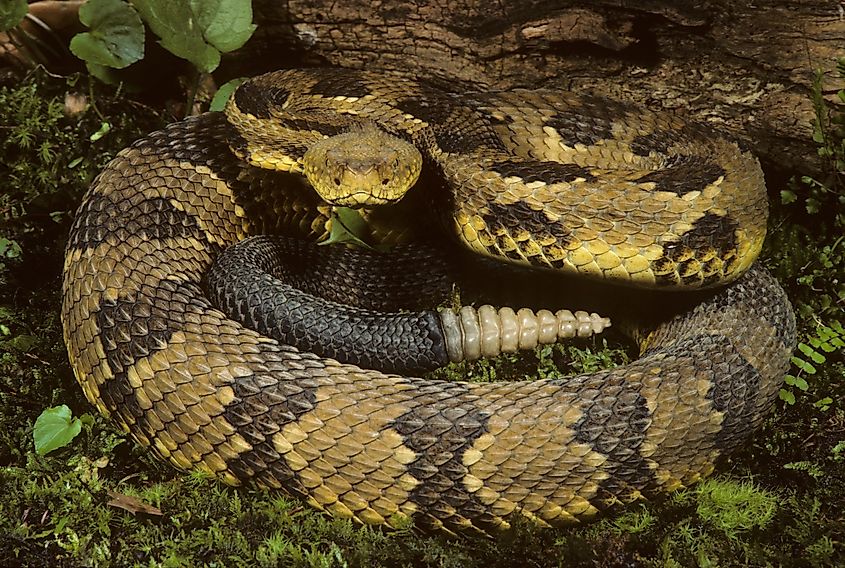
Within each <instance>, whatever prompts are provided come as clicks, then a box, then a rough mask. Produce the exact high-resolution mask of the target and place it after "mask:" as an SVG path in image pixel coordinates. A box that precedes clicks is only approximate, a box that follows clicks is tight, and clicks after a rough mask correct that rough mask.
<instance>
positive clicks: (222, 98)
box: [208, 77, 246, 112]
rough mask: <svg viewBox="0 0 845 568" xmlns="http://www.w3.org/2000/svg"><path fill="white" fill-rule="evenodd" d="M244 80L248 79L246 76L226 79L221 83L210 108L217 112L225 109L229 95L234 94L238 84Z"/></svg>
mask: <svg viewBox="0 0 845 568" xmlns="http://www.w3.org/2000/svg"><path fill="white" fill-rule="evenodd" d="M244 81H246V77H238V78H237V79H232V80H231V81H226V82H225V83H223V84H222V85H220V88H219V89H217V92H216V93H214V98H213V99H211V104H210V105H209V107H208V110H211V111H215V112H217V111H221V110H223V109H224V108H225V107H226V102H227V101H228V100H229V97H231V96H232V93H234V92H235V89H237V88H238V85H240V84H241V83H243V82H244Z"/></svg>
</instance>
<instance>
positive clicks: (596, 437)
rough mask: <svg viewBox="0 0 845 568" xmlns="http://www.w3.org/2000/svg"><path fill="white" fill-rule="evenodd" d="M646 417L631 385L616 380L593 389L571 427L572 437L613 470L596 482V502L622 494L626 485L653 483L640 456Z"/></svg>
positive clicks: (643, 401) (642, 401) (647, 422)
mask: <svg viewBox="0 0 845 568" xmlns="http://www.w3.org/2000/svg"><path fill="white" fill-rule="evenodd" d="M650 416H651V413H650V412H649V410H648V406H647V404H646V399H645V397H643V396H642V395H641V394H640V393H639V392H638V391H637V390H636V388H635V387H634V386H632V385H630V384H626V383H623V382H621V381H620V382H619V384H616V385H608V386H607V387H606V388H603V389H602V390H601V391H600V392H595V398H594V399H593V400H592V403H591V404H590V405H589V406H588V407H587V409H586V411H585V412H584V416H583V417H582V418H581V419H580V420H579V421H578V422H577V423H575V425H574V426H573V429H574V431H575V439H576V440H577V441H578V442H580V443H582V444H587V445H589V446H591V447H592V448H594V449H595V451H597V452H599V453H601V454H602V455H605V456H607V458H608V463H607V464H605V466H603V467H604V469H606V470H607V471H612V472H613V475H611V477H610V478H608V479H607V480H605V481H603V482H601V483H600V484H599V492H598V495H597V497H598V501H599V502H600V501H602V500H605V499H606V498H610V497H611V496H614V495H623V494H625V493H626V492H627V491H628V490H629V488H637V489H641V488H645V487H648V486H650V485H652V484H653V482H654V479H653V476H654V474H653V472H652V470H651V469H650V468H649V467H648V463H647V461H646V460H645V459H644V458H643V457H642V456H641V455H640V447H641V446H642V444H643V441H644V440H645V432H646V430H647V429H648V427H649V425H650V424H651V418H650ZM610 500H611V501H612V499H610Z"/></svg>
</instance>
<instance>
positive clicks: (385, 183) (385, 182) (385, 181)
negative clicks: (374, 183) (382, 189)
mask: <svg viewBox="0 0 845 568" xmlns="http://www.w3.org/2000/svg"><path fill="white" fill-rule="evenodd" d="M388 183H390V180H389V179H387V178H384V179H383V180H381V185H387V184H388Z"/></svg>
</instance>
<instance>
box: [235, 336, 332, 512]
mask: <svg viewBox="0 0 845 568" xmlns="http://www.w3.org/2000/svg"><path fill="white" fill-rule="evenodd" d="M262 357H263V360H264V363H263V365H262V367H263V369H262V370H261V371H260V372H259V371H256V372H255V373H254V374H253V375H252V376H250V377H245V378H239V379H238V380H236V381H235V382H233V383H232V389H233V390H234V392H235V401H234V402H233V403H231V404H229V406H227V407H226V408H225V410H224V412H223V417H224V418H225V419H226V420H227V421H228V422H229V423H230V424H232V425H233V426H234V427H235V428H237V429H238V432H239V433H240V434H241V435H242V436H243V437H244V439H245V440H246V441H247V442H249V443H250V444H251V445H252V449H251V450H249V451H246V452H244V453H242V454H240V455H239V456H238V457H237V459H235V460H230V461H229V462H228V464H227V465H228V466H229V469H231V470H232V471H233V472H234V473H235V475H237V476H238V477H239V478H242V479H257V480H259V481H260V480H261V478H262V477H263V476H264V475H267V473H266V472H272V477H273V478H275V480H277V481H280V482H282V483H285V484H286V487H290V488H291V489H292V490H293V491H294V492H295V493H298V494H299V495H302V496H304V495H305V494H306V492H305V489H304V488H303V487H302V485H301V483H300V482H299V479H298V477H297V475H296V472H294V471H293V470H292V469H290V467H288V465H287V462H286V461H285V460H284V458H283V457H282V456H281V455H280V454H279V453H278V452H277V451H276V449H275V446H274V444H273V439H272V437H273V435H274V434H276V433H278V432H279V431H280V430H281V429H282V428H284V426H285V425H286V424H289V423H291V422H296V421H297V420H299V418H300V417H301V416H302V415H303V414H306V413H307V412H310V411H312V410H313V409H314V407H315V405H316V401H317V395H316V391H317V383H316V381H315V380H314V379H313V378H309V377H308V376H307V375H306V373H305V372H304V371H300V372H299V373H298V374H299V375H301V376H297V377H294V376H291V377H290V378H288V379H284V378H280V375H283V373H285V371H288V372H290V371H289V369H288V368H287V365H286V363H285V362H284V361H283V359H282V358H281V357H280V354H279V353H276V352H274V351H273V350H271V349H269V348H268V349H266V352H265V353H264V354H262ZM294 373H296V372H295V371H294Z"/></svg>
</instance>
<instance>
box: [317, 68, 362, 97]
mask: <svg viewBox="0 0 845 568" xmlns="http://www.w3.org/2000/svg"><path fill="white" fill-rule="evenodd" d="M309 91H311V92H312V93H313V94H315V95H322V96H324V97H327V98H331V97H365V96H367V95H369V94H370V89H369V87H368V86H367V83H366V81H364V80H363V79H359V78H356V77H350V76H348V75H344V74H342V73H333V74H326V75H325V76H324V77H323V78H321V79H320V80H318V81H317V82H316V83H314V85H313V86H312V87H311V88H310V89H309Z"/></svg>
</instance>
